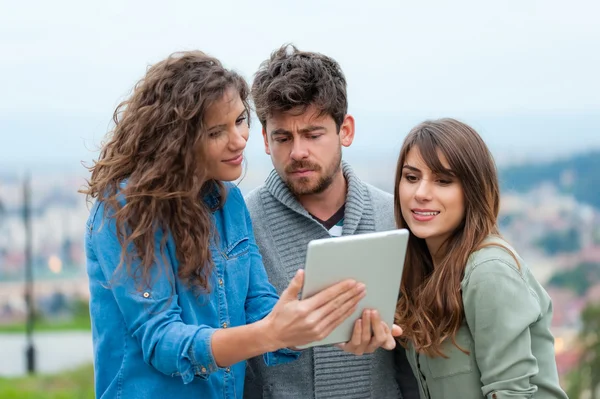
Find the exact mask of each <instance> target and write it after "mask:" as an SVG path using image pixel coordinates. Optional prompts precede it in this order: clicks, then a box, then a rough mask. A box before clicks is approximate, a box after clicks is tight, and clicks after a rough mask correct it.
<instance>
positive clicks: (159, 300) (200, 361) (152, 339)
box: [90, 205, 218, 384]
mask: <svg viewBox="0 0 600 399" xmlns="http://www.w3.org/2000/svg"><path fill="white" fill-rule="evenodd" d="M91 234H92V235H91V237H90V238H91V240H90V241H91V250H92V251H93V252H94V255H95V257H96V258H97V261H98V263H99V265H100V267H101V269H102V272H103V274H104V276H105V278H106V286H107V289H110V290H111V291H112V293H113V296H114V298H115V301H116V302H117V305H118V307H119V309H120V311H121V315H122V317H123V320H124V322H125V325H126V328H127V331H128V333H129V334H131V336H132V337H134V338H135V339H136V340H137V342H138V343H139V345H140V347H141V350H142V354H143V358H144V361H145V362H146V363H148V364H150V365H151V366H153V367H154V368H155V369H156V370H158V371H160V372H161V373H163V374H166V375H169V376H181V378H182V379H183V382H184V383H186V384H187V383H190V382H191V381H192V380H193V379H194V377H195V376H198V377H200V378H202V379H206V378H208V376H209V374H210V373H211V372H214V371H216V370H218V366H217V364H216V362H215V360H214V358H213V355H212V348H211V339H212V335H213V333H214V332H215V331H216V329H214V328H211V327H209V326H207V325H187V324H185V323H184V322H183V321H182V319H181V308H180V307H179V305H178V301H177V292H176V291H175V285H174V281H175V278H177V277H176V275H175V273H174V272H173V268H172V265H171V263H170V257H169V254H168V249H165V250H164V251H163V255H162V256H161V252H160V244H161V241H162V240H163V237H164V235H163V234H160V233H158V234H156V236H155V243H154V244H155V263H154V264H153V265H152V268H151V270H150V282H149V284H143V282H137V281H134V279H133V278H131V277H130V276H132V275H139V273H140V272H141V270H140V269H139V267H140V262H139V260H134V261H133V263H132V264H131V266H130V267H129V268H126V267H124V266H121V267H119V264H120V262H121V244H120V242H119V240H118V237H117V230H116V222H115V219H114V218H113V217H111V215H110V212H105V209H104V206H102V205H101V206H100V207H99V209H98V212H97V214H96V217H95V220H94V222H93V224H92V231H91Z"/></svg>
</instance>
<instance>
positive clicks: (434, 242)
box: [425, 238, 443, 267]
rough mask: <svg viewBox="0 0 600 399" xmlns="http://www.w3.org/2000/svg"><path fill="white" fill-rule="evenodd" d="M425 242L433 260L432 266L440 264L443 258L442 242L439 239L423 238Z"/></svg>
mask: <svg viewBox="0 0 600 399" xmlns="http://www.w3.org/2000/svg"><path fill="white" fill-rule="evenodd" d="M425 244H427V249H428V250H429V254H430V255H431V259H432V260H433V266H434V267H436V266H437V265H439V264H440V262H441V261H442V258H443V255H442V252H443V251H441V248H442V242H441V241H440V240H439V239H435V238H430V239H426V240H425Z"/></svg>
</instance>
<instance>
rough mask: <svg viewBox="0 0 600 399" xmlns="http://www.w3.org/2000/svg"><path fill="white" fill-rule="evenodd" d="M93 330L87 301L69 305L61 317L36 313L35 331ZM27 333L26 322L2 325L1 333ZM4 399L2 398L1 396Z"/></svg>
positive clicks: (0, 326) (74, 302)
mask: <svg viewBox="0 0 600 399" xmlns="http://www.w3.org/2000/svg"><path fill="white" fill-rule="evenodd" d="M90 329H91V322H90V312H89V305H88V302H87V301H83V300H76V301H72V302H71V303H70V304H69V305H68V310H67V311H66V312H65V313H64V314H63V315H61V316H59V317H51V316H42V315H41V314H40V313H39V312H36V313H35V316H34V325H33V330H34V332H35V331H89V330H90ZM24 331H25V321H21V322H18V323H10V324H0V333H19V332H24ZM0 398H2V396H0Z"/></svg>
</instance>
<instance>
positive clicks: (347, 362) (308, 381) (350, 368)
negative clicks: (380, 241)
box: [244, 163, 416, 399]
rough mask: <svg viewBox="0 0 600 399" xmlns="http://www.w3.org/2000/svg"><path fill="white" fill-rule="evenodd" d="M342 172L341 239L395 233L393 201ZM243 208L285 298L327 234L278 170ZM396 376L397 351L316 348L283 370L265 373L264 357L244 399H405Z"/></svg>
mask: <svg viewBox="0 0 600 399" xmlns="http://www.w3.org/2000/svg"><path fill="white" fill-rule="evenodd" d="M343 173H344V176H345V178H346V181H347V182H348V194H347V199H346V207H345V215H344V226H343V232H342V234H343V235H349V234H360V233H367V232H372V231H384V230H391V229H394V228H395V224H394V211H393V202H392V196H391V195H390V194H388V193H385V192H383V191H381V190H379V189H377V188H375V187H373V186H370V185H368V184H366V183H363V182H362V181H360V180H359V179H358V177H357V176H356V175H355V174H354V172H353V171H352V168H351V167H350V166H349V165H348V164H347V163H343ZM246 202H247V205H248V209H249V211H250V215H251V217H252V223H253V227H254V234H255V236H256V240H257V243H258V247H259V249H260V252H261V254H262V257H263V261H264V265H265V269H266V271H267V274H268V275H269V279H270V281H271V283H272V284H273V285H274V286H275V288H276V289H277V291H278V293H279V294H281V292H282V291H283V290H284V289H285V288H286V287H287V285H288V283H289V282H290V280H291V278H292V277H293V276H294V274H295V272H296V270H298V268H301V267H303V263H304V259H305V256H306V247H307V244H308V242H309V241H310V240H313V239H318V238H326V237H329V232H328V231H327V230H326V229H325V227H323V226H322V225H321V224H320V223H319V222H318V221H316V220H315V219H313V218H312V217H311V216H310V215H309V213H308V212H307V211H306V210H305V209H304V208H303V207H302V206H301V205H300V203H299V202H298V201H297V200H296V198H295V197H294V196H293V195H292V194H291V192H290V191H289V190H288V188H287V186H286V185H285V183H284V182H283V181H282V180H281V179H280V177H279V176H278V175H277V173H276V172H275V171H272V172H271V174H270V175H269V176H268V178H267V180H266V182H265V184H264V185H263V186H261V187H259V188H257V189H255V190H253V191H252V192H250V193H249V194H248V195H247V197H246ZM407 370H408V373H409V374H410V375H408V374H407V375H406V376H405V377H406V378H407V379H408V380H409V382H411V383H413V382H414V376H412V374H411V372H410V369H409V368H407ZM394 373H395V368H394V355H393V353H392V352H388V351H385V350H383V349H379V350H377V351H376V352H375V353H374V354H371V355H363V356H354V355H352V354H347V353H345V352H343V351H341V350H339V349H337V348H336V347H333V346H323V347H316V348H313V349H308V350H305V351H304V352H303V353H302V355H301V356H300V358H299V359H298V360H297V361H295V362H292V363H288V364H283V365H278V366H272V367H266V366H265V365H264V362H263V360H262V357H257V358H254V359H250V360H249V361H248V367H247V370H246V382H245V390H244V398H250V399H254V398H256V399H258V398H277V399H279V398H281V399H288V398H290V399H291V398H298V399H308V398H315V399H325V398H344V399H354V398H357V399H358V398H360V399H363V398H378V399H388V398H390V399H391V398H394V399H396V398H401V397H402V395H401V393H400V389H399V387H398V384H397V382H396V378H395V375H394ZM403 373H404V372H403ZM396 377H398V376H396ZM402 379H403V378H401V379H400V380H401V381H402ZM415 385H416V383H415Z"/></svg>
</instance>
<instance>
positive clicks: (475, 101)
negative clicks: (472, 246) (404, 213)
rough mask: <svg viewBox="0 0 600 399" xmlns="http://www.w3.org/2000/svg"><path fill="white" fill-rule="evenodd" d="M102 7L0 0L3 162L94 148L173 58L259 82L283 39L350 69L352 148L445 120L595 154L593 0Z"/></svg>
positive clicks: (598, 35)
mask: <svg viewBox="0 0 600 399" xmlns="http://www.w3.org/2000/svg"><path fill="white" fill-rule="evenodd" d="M94 3H95V4H92V3H91V2H82V1H22V2H18V3H17V2H9V1H7V0H0V54H1V59H0V87H1V93H2V95H1V96H0V134H1V137H2V139H1V143H0V167H1V168H2V169H3V170H5V171H6V170H8V169H10V168H13V167H14V168H20V167H23V166H28V165H33V164H36V165H41V164H49V165H50V164H53V165H55V164H56V165H58V164H69V165H75V164H76V162H77V161H79V160H82V159H86V160H87V159H91V158H92V157H94V156H95V153H94V152H92V151H91V150H92V149H93V148H94V146H96V145H98V144H99V143H100V140H101V139H102V136H103V135H104V134H105V133H106V131H107V129H108V128H109V122H110V118H111V115H112V112H113V110H114V108H115V106H116V105H117V104H118V102H119V101H120V100H123V99H124V98H125V97H126V96H127V94H128V93H129V91H130V89H131V87H132V86H133V84H134V83H135V82H136V81H137V80H138V79H139V78H140V77H142V76H143V74H144V72H145V70H146V68H147V66H148V65H149V64H152V63H154V62H156V61H158V60H160V59H162V58H164V57H166V56H167V55H168V54H170V53H171V52H174V51H177V50H186V49H201V50H203V51H206V52H208V53H210V54H211V55H213V56H216V57H217V58H219V59H221V60H222V61H223V63H224V64H226V66H228V67H230V68H233V69H236V70H237V71H239V72H240V73H242V74H243V75H244V76H245V77H246V78H247V79H248V80H251V79H252V75H253V73H254V71H255V70H256V68H257V67H258V66H259V64H260V63H261V61H263V60H264V59H265V58H267V57H268V56H269V54H270V52H271V51H273V50H274V49H275V48H277V47H278V46H280V45H281V44H283V43H286V42H291V43H294V44H296V45H297V46H298V47H299V48H300V49H303V50H311V51H318V52H322V53H325V54H327V55H329V56H332V57H333V58H335V59H336V60H337V61H339V63H340V64H341V66H342V68H343V70H344V72H345V74H346V77H347V80H348V84H349V102H350V111H351V112H352V113H353V114H354V116H355V117H356V120H357V138H356V141H355V144H354V145H353V146H352V148H351V152H350V154H359V153H360V154H362V153H373V154H377V153H382V154H386V156H387V154H390V156H391V154H395V153H396V152H397V150H398V148H399V146H400V143H401V141H402V139H403V137H404V136H405V135H406V133H407V132H408V130H409V129H410V128H411V127H412V126H413V125H415V124H416V123H418V122H420V121H421V120H422V119H424V118H429V117H442V116H454V117H458V118H461V119H462V120H464V121H465V122H467V123H470V124H472V125H473V126H474V127H475V128H477V129H478V130H479V131H480V133H481V134H482V135H483V136H484V139H486V141H488V143H489V144H490V147H492V150H493V151H494V152H495V154H496V155H497V156H498V157H500V158H504V157H505V156H506V154H507V153H510V152H514V153H515V154H521V155H523V156H528V157H529V156H531V157H534V156H538V157H539V156H544V155H547V156H557V155H560V154H562V153H568V152H572V151H576V150H581V149H584V148H589V147H594V146H595V147H597V148H600V94H599V93H600V78H599V76H598V71H600V51H599V49H600V23H598V18H599V16H600V2H598V1H595V0H588V1H569V2H566V1H555V0H546V1H527V0H508V1H496V2H489V1H481V0H479V1H419V2H416V1H410V2H409V1H401V0H391V1H369V2H367V1H360V2H359V1H356V2H352V1H326V0H320V1H313V0H303V1H293V2H292V1H283V0H279V1H252V2H250V1H237V2H234V1H227V0H221V1H217V0H213V1H198V0H196V1H171V2H164V1H161V2H158V1H143V2H142V1H125V0H121V1H102V2H100V1H98V2H94ZM366 4H369V6H368V7H367V6H366ZM255 125H257V123H255ZM586 139H587V140H589V142H590V143H591V144H589V143H588V144H585V145H584V144H583V140H586ZM259 151H260V140H259V135H258V132H257V131H256V130H254V129H253V135H252V137H251V140H250V147H249V152H250V153H251V154H254V153H258V152H259Z"/></svg>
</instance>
